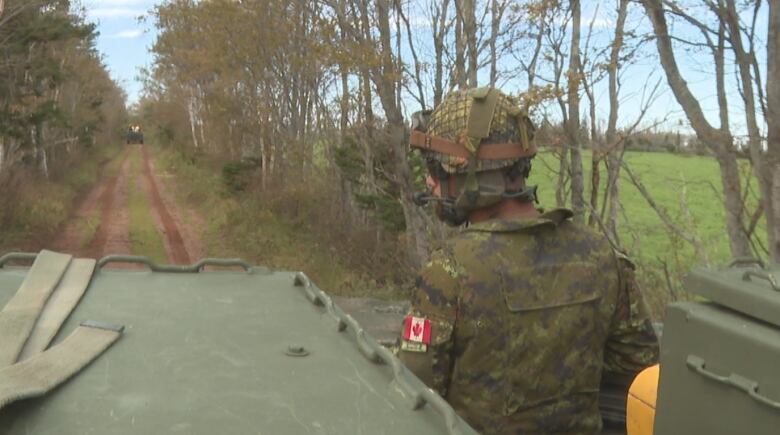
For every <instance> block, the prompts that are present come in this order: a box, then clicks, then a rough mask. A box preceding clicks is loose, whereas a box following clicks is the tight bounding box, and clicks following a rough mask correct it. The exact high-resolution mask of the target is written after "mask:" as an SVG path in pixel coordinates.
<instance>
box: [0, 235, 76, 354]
mask: <svg viewBox="0 0 780 435" xmlns="http://www.w3.org/2000/svg"><path fill="white" fill-rule="evenodd" d="M70 260H71V256H70V255H67V254H58V253H56V252H51V251H45V250H44V251H41V252H40V254H38V256H37V257H36V258H35V262H34V263H33V265H32V267H31V268H30V271H29V272H28V273H27V277H26V278H25V279H24V282H22V285H21V286H20V287H19V290H17V291H16V294H15V295H14V297H13V298H11V300H10V301H8V303H7V304H6V305H5V307H4V308H3V310H2V311H0V368H2V367H5V366H8V365H11V364H13V363H15V362H16V360H17V358H18V357H19V353H20V352H21V351H22V348H23V347H24V344H25V342H26V341H27V338H28V337H29V336H30V333H31V332H32V330H33V328H34V327H35V322H36V321H37V320H38V316H39V315H40V313H41V310H43V307H44V305H45V304H46V301H47V300H48V299H49V296H50V295H51V292H52V291H53V290H54V288H55V287H56V286H57V284H58V283H59V281H60V279H61V278H62V275H63V273H64V272H65V269H66V268H67V267H68V263H70Z"/></svg>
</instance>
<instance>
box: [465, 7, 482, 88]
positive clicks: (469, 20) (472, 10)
mask: <svg viewBox="0 0 780 435" xmlns="http://www.w3.org/2000/svg"><path fill="white" fill-rule="evenodd" d="M462 1H463V4H462V13H463V34H464V37H465V39H466V58H467V60H468V70H467V72H466V85H467V86H468V87H470V88H476V87H477V70H478V69H479V68H478V67H479V66H478V65H477V17H476V12H477V11H476V8H477V5H476V2H475V0H462Z"/></svg>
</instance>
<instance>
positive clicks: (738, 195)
mask: <svg viewBox="0 0 780 435" xmlns="http://www.w3.org/2000/svg"><path fill="white" fill-rule="evenodd" d="M716 159H717V160H718V165H719V166H720V179H721V183H722V184H723V197H724V206H725V208H726V230H727V231H728V234H729V243H730V245H731V253H732V255H734V256H735V257H749V256H751V255H752V251H751V249H750V241H749V240H748V238H747V235H746V234H745V228H746V227H745V223H744V221H743V219H742V216H743V204H742V189H741V188H740V180H739V166H738V165H737V157H736V155H735V154H734V153H733V152H723V153H720V154H718V155H717V156H716Z"/></svg>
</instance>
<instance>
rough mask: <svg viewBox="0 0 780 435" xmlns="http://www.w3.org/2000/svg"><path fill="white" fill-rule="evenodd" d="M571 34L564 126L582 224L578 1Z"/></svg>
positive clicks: (575, 207) (573, 8) (576, 210)
mask: <svg viewBox="0 0 780 435" xmlns="http://www.w3.org/2000/svg"><path fill="white" fill-rule="evenodd" d="M570 7H571V12H572V32H571V54H570V57H569V71H568V88H569V89H568V91H569V92H568V100H569V101H568V103H569V122H568V123H567V125H566V131H567V136H568V140H569V153H570V156H571V168H570V169H571V205H572V210H573V211H574V216H575V219H576V220H578V221H580V222H582V221H583V220H584V217H583V213H584V211H585V199H584V196H583V194H584V191H585V185H584V181H583V176H582V144H581V143H580V94H579V91H580V1H579V0H571V2H570Z"/></svg>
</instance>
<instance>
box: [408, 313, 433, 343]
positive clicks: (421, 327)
mask: <svg viewBox="0 0 780 435" xmlns="http://www.w3.org/2000/svg"><path fill="white" fill-rule="evenodd" d="M404 340H407V341H413V342H416V343H422V344H426V345H427V344H430V343H431V321H430V320H428V319H426V318H425V317H414V316H406V320H404Z"/></svg>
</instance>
